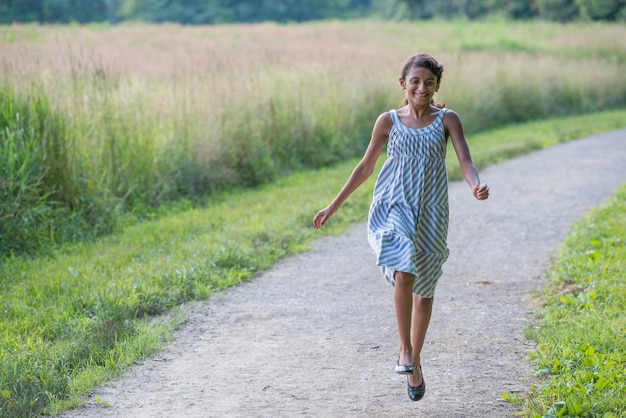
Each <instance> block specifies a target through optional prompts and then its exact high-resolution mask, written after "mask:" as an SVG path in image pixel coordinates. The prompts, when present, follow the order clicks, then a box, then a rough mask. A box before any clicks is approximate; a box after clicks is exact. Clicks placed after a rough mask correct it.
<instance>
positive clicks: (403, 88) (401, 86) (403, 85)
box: [398, 78, 406, 90]
mask: <svg viewBox="0 0 626 418" xmlns="http://www.w3.org/2000/svg"><path fill="white" fill-rule="evenodd" d="M398 81H399V82H400V88H401V89H402V90H406V85H405V84H404V80H403V79H401V78H399V79H398Z"/></svg>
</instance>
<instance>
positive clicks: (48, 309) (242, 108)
mask: <svg viewBox="0 0 626 418" xmlns="http://www.w3.org/2000/svg"><path fill="white" fill-rule="evenodd" d="M624 35H626V28H624V27H621V26H611V25H604V26H603V25H596V24H580V25H565V26H564V25H555V24H548V23H455V22H452V23H443V22H429V23H415V22H413V23H409V22H406V23H397V22H396V23H393V24H392V23H374V22H348V23H338V22H324V23H312V24H305V25H285V26H278V25H272V24H263V25H241V26H215V27H183V26H177V25H160V26H147V25H128V26H126V25H123V26H119V27H108V26H102V27H98V26H89V27H82V26H63V27H61V26H59V27H54V26H51V27H40V26H18V25H14V26H5V27H0V60H1V61H2V70H1V71H2V72H1V73H0V128H1V129H0V158H1V161H3V162H5V161H6V164H4V163H3V164H2V165H0V192H1V193H2V196H3V199H2V200H1V201H0V253H2V254H3V255H4V256H3V258H2V262H1V263H0V294H2V295H3V297H2V299H1V300H0V312H2V315H1V316H0V338H1V339H2V341H1V342H0V416H3V417H4V416H7V417H9V416H11V417H13V416H20V417H27V416H36V415H38V414H40V413H42V412H45V413H50V414H54V413H56V412H58V411H61V410H63V409H65V408H68V407H72V406H75V405H77V404H80V402H81V396H83V395H84V394H85V393H87V392H88V391H89V390H90V389H92V388H93V387H94V386H95V385H97V384H100V383H102V382H104V381H106V380H107V379H109V378H111V377H112V376H115V375H116V374H117V373H119V372H120V371H121V370H123V369H125V368H126V367H128V366H129V365H131V364H132V363H133V362H134V361H137V360H138V359H140V358H141V357H143V356H146V355H150V354H153V353H155V352H156V351H157V350H159V349H160V348H161V347H162V346H163V344H165V343H167V340H168V338H169V336H170V335H171V331H172V330H173V329H174V328H175V327H176V326H178V325H180V324H181V323H182V322H183V321H184V315H183V310H182V309H181V308H180V306H181V305H182V304H183V303H184V302H186V301H191V300H202V299H206V298H208V297H210V295H211V294H213V293H214V292H216V291H218V290H220V289H223V288H226V287H229V286H234V285H236V284H237V283H240V282H241V281H242V280H248V279H250V278H252V277H253V276H254V275H255V274H257V273H258V272H259V271H261V270H263V269H265V268H267V267H269V266H270V265H272V264H273V263H274V262H275V261H276V260H278V259H279V258H281V257H283V256H285V255H287V254H291V253H295V252H299V251H303V250H305V249H306V248H307V243H308V242H309V241H310V240H311V239H313V238H314V237H316V236H319V234H317V233H314V231H313V228H312V225H311V220H312V217H313V214H314V213H315V211H316V210H318V209H319V208H320V205H323V204H326V203H327V202H328V201H329V200H330V199H331V198H332V196H333V195H334V193H336V192H337V190H338V189H339V188H340V187H341V185H342V184H343V181H344V180H345V178H346V177H347V175H348V174H349V172H350V170H351V169H352V167H353V166H354V164H355V160H354V157H355V156H358V155H360V154H362V152H363V151H364V149H365V146H366V144H367V141H368V140H369V133H370V131H371V128H372V125H373V122H374V120H375V118H376V116H377V115H378V114H380V113H381V112H382V111H384V110H387V109H389V108H392V107H397V106H398V105H399V104H400V101H401V99H402V94H401V91H400V89H399V87H398V83H397V78H398V74H397V73H398V71H399V69H400V66H401V65H402V63H403V61H404V59H405V58H406V57H407V56H408V55H410V54H412V53H413V52H415V51H419V50H422V51H427V52H431V53H433V54H434V55H435V56H436V57H437V58H439V59H440V60H441V61H442V62H443V63H444V65H445V68H446V69H445V72H444V76H443V77H444V78H443V82H442V88H441V91H440V96H439V101H443V102H445V103H446V104H447V106H448V107H450V108H453V109H455V110H457V111H458V112H459V113H460V115H461V117H462V118H463V120H464V123H465V127H466V131H467V133H468V138H469V141H470V146H471V148H472V152H473V155H474V158H475V160H476V162H477V164H478V165H479V168H480V167H484V166H486V165H489V164H494V163H497V162H499V161H502V160H504V159H507V158H511V157H513V156H515V155H519V154H522V153H525V152H529V151H533V150H536V149H540V148H544V147H547V146H551V145H554V144H556V143H559V142H563V141H567V140H571V139H575V138H579V137H582V136H585V135H588V134H591V133H595V132H603V131H609V130H613V129H618V128H623V127H625V126H626V111H625V110H624V109H625V108H626V71H625V70H626V44H625V43H624V42H623V41H620V39H625V36H624ZM620 109H621V110H620ZM599 111H602V112H600V113H595V112H599ZM572 115H574V116H572ZM451 154H453V153H451ZM457 166H458V163H455V162H454V161H451V162H450V164H449V170H450V175H451V178H453V179H458V178H459V173H458V168H457ZM372 185H373V180H372V181H370V182H369V183H367V184H366V185H365V186H364V187H363V188H361V189H359V191H358V192H357V193H355V194H354V195H353V196H352V197H351V199H350V200H349V202H347V203H346V205H345V206H344V207H343V208H342V211H341V213H339V214H337V216H336V217H334V218H333V222H332V225H329V226H330V228H328V229H327V230H326V231H324V232H323V233H339V232H341V231H343V230H345V228H346V226H347V225H348V224H349V223H350V222H354V221H361V220H363V219H364V217H365V216H366V213H367V205H368V204H369V198H370V194H371V187H372ZM252 186H254V189H252V190H250V189H249V188H250V187H252ZM294 202H297V204H294ZM277 213H280V216H276V214H277ZM94 238H96V239H94ZM163 314H165V315H163Z"/></svg>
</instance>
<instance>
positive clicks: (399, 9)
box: [0, 0, 626, 24]
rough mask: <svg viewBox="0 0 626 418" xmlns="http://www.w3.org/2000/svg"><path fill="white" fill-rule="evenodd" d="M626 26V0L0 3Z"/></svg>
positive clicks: (121, 17) (80, 10) (258, 18)
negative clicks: (621, 23)
mask: <svg viewBox="0 0 626 418" xmlns="http://www.w3.org/2000/svg"><path fill="white" fill-rule="evenodd" d="M490 16H501V17H505V18H508V19H544V20H550V21H557V22H570V21H575V20H601V21H626V0H446V1H430V0H90V1H85V0H0V23H16V22H20V23H29V22H37V23H71V22H77V23H96V22H109V23H120V22H124V21H144V22H152V23H161V22H177V23H183V24H220V23H243V22H247V23H253V22H264V21H274V22H281V23H286V22H304V21H311V20H321V19H353V18H382V19H398V20H400V19H435V18H438V19H469V20H477V19H483V18H486V17H490Z"/></svg>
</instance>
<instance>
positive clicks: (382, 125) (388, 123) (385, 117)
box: [374, 112, 393, 134]
mask: <svg viewBox="0 0 626 418" xmlns="http://www.w3.org/2000/svg"><path fill="white" fill-rule="evenodd" d="M392 126H393V119H392V118H391V113H390V112H384V113H381V114H380V115H379V116H378V118H377V119H376V124H375V125H374V131H376V132H379V133H386V134H389V132H391V128H392Z"/></svg>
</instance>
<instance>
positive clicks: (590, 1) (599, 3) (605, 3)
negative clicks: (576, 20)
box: [576, 0, 624, 20]
mask: <svg viewBox="0 0 626 418" xmlns="http://www.w3.org/2000/svg"><path fill="white" fill-rule="evenodd" d="M576 3H577V4H578V7H579V8H580V15H581V16H582V17H584V18H587V19H592V20H616V19H617V16H618V14H619V12H620V10H621V8H622V7H624V2H623V1H622V0H576Z"/></svg>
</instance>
